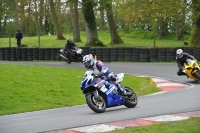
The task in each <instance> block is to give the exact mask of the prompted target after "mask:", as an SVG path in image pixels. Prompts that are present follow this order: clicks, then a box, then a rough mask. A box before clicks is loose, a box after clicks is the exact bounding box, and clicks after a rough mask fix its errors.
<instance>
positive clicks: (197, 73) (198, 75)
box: [194, 71, 200, 80]
mask: <svg viewBox="0 0 200 133" xmlns="http://www.w3.org/2000/svg"><path fill="white" fill-rule="evenodd" d="M194 76H195V77H196V78H197V79H199V80H200V72H198V71H197V72H195V73H194Z"/></svg>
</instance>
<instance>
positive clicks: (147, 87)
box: [0, 64, 160, 115]
mask: <svg viewBox="0 0 200 133" xmlns="http://www.w3.org/2000/svg"><path fill="white" fill-rule="evenodd" d="M0 73H1V76H0V92H1V93H0V115H6V114H14V113H22V112H30V111H37V110H44V109H51V108H59V107H66V106H74V105H80V104H85V96H84V95H83V94H82V91H81V89H80V83H81V80H82V76H83V74H84V73H85V70H79V69H71V68H60V67H47V66H38V65H32V66H27V65H9V64H1V65H0ZM124 79H125V80H124V81H123V82H122V84H123V85H126V86H129V87H131V88H132V89H133V90H134V91H135V92H136V94H137V95H138V96H141V95H147V94H151V93H154V92H158V91H160V89H159V88H157V87H156V85H154V84H150V80H149V78H144V77H142V78H140V77H134V76H131V75H127V74H125V78H124Z"/></svg>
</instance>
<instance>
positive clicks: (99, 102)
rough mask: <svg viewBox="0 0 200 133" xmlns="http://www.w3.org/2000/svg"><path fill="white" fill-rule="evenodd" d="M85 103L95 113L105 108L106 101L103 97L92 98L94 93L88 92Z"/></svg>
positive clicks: (101, 111)
mask: <svg viewBox="0 0 200 133" xmlns="http://www.w3.org/2000/svg"><path fill="white" fill-rule="evenodd" d="M86 102H87V105H88V106H89V107H90V109H91V110H93V111H94V112H96V113H103V112H104V111H105V110H106V102H105V100H104V99H103V97H101V96H98V99H96V98H94V94H92V93H90V94H88V95H87V96H86Z"/></svg>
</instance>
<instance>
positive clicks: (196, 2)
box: [189, 0, 200, 46]
mask: <svg viewBox="0 0 200 133" xmlns="http://www.w3.org/2000/svg"><path fill="white" fill-rule="evenodd" d="M191 8H192V21H193V23H192V30H191V37H190V41H189V44H190V45H192V46H200V0H192V6H191Z"/></svg>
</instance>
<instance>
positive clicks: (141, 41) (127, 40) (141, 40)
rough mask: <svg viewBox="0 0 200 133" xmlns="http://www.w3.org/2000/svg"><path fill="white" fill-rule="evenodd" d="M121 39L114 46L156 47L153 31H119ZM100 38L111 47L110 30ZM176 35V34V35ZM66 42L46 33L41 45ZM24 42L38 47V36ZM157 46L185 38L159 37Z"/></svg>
mask: <svg viewBox="0 0 200 133" xmlns="http://www.w3.org/2000/svg"><path fill="white" fill-rule="evenodd" d="M119 35H120V37H121V39H122V40H123V41H124V43H122V44H115V45H114V46H113V47H148V48H149V47H154V39H153V35H152V32H147V31H135V30H134V31H132V32H131V33H129V34H125V33H123V32H121V31H119ZM63 36H64V37H65V38H71V39H72V38H73V34H72V33H65V34H63ZM98 36H99V39H100V40H101V41H102V42H103V43H104V45H105V46H106V47H111V45H110V42H111V38H110V33H109V31H98ZM174 36H175V35H174ZM188 38H189V35H187V36H185V39H186V40H188ZM81 40H82V41H81V42H77V43H76V44H77V45H78V46H79V47H84V46H85V44H86V33H85V32H84V31H82V32H81ZM65 43H66V40H56V36H55V35H51V36H48V35H44V36H41V37H40V47H42V48H48V47H50V48H55V47H56V48H60V47H63V46H64V45H65ZM22 44H27V45H28V47H38V37H37V36H33V37H24V38H23V39H22ZM16 46H17V44H16V40H15V38H14V37H12V38H11V47H16ZM0 47H9V38H0ZM156 47H184V45H183V40H179V41H178V40H176V39H175V38H170V39H157V40H156Z"/></svg>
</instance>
